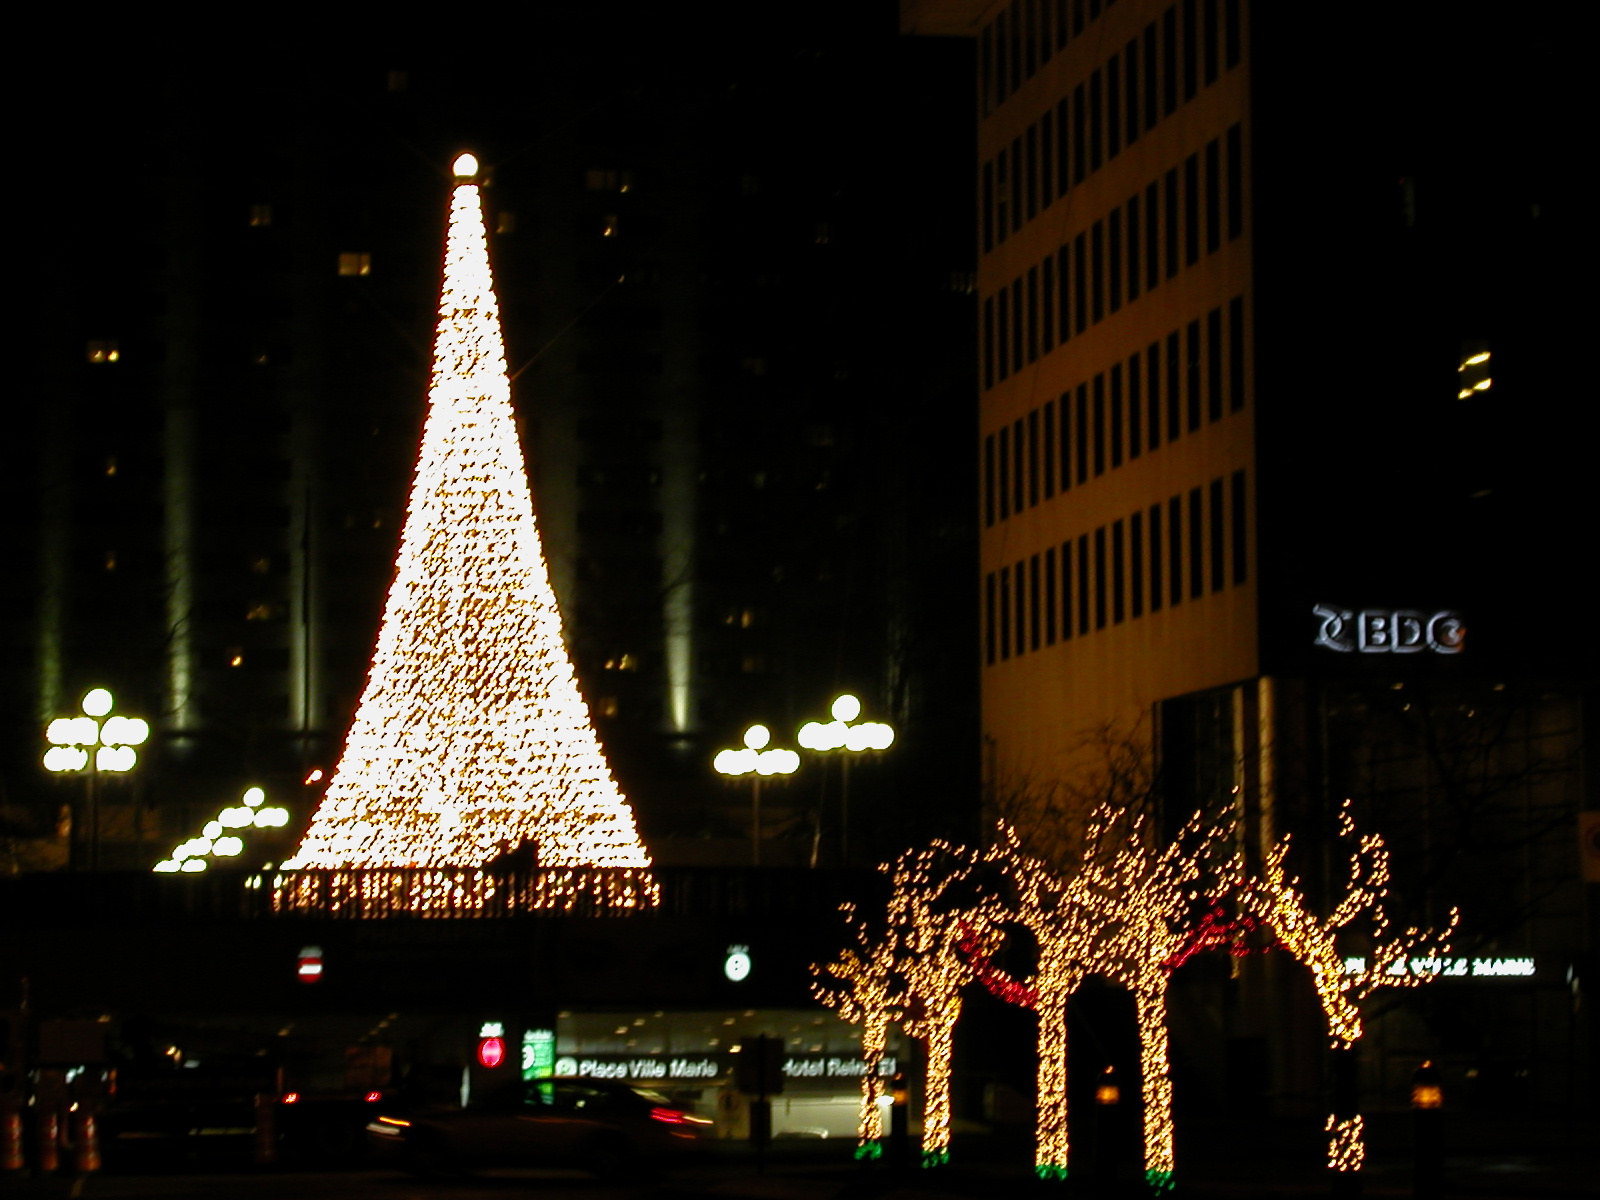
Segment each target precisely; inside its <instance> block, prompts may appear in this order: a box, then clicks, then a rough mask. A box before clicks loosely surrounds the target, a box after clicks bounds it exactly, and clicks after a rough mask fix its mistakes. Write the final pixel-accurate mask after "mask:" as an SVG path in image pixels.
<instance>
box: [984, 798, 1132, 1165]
mask: <svg viewBox="0 0 1600 1200" xmlns="http://www.w3.org/2000/svg"><path fill="white" fill-rule="evenodd" d="M984 858H985V859H986V860H987V861H989V862H991V863H996V864H998V865H999V866H1000V867H1001V868H1002V869H1003V870H1004V871H1005V873H1006V876H1007V877H1008V879H1009V880H1010V883H1011V886H1012V889H1013V894H1012V897H1011V909H1012V913H1011V915H1012V916H1014V917H1015V919H1016V920H1017V921H1018V922H1019V923H1020V924H1022V925H1023V926H1024V927H1025V928H1026V929H1027V930H1028V931H1029V932H1030V933H1032V934H1033V937H1034V941H1035V942H1036V943H1037V944H1038V950H1039V957H1038V966H1037V968H1036V970H1035V972H1034V976H1033V979H1032V981H1031V983H1030V984H1028V985H1018V984H1015V983H1013V982H1011V981H1009V980H1001V979H997V978H993V977H992V976H991V977H989V978H984V979H983V980H982V981H983V982H984V984H985V985H986V986H987V987H989V989H990V991H992V992H994V993H995V994H996V995H999V996H1000V997H1001V998H1002V999H1006V1000H1010V1001H1011V1002H1012V1003H1017V1004H1023V1005H1026V1006H1028V1007H1031V1008H1033V1009H1035V1010H1036V1011H1037V1013H1038V1017H1039V1051H1038V1057H1039V1062H1038V1116H1037V1119H1036V1124H1035V1134H1034V1169H1035V1170H1036V1171H1037V1172H1038V1173H1039V1175H1040V1177H1041V1178H1045V1179H1062V1178H1065V1177H1066V1174H1067V1162H1068V1148H1069V1147H1068V1144H1069V1137H1068V1129H1067V1001H1068V1000H1070V999H1071V998H1072V993H1073V992H1075V991H1077V990H1078V987H1079V985H1081V984H1082V983H1083V980H1084V977H1085V976H1086V975H1087V974H1088V973H1089V970H1090V963H1091V960H1092V959H1093V957H1094V954H1095V949H1094V944H1095V940H1096V938H1097V935H1098V934H1099V932H1100V927H1101V925H1102V924H1103V923H1104V921H1105V919H1106V914H1105V912H1104V910H1103V908H1102V907H1101V906H1099V905H1097V904H1095V903H1094V901H1095V899H1096V897H1095V896H1094V895H1093V894H1092V893H1091V892H1089V891H1088V890H1087V889H1085V887H1084V886H1083V882H1082V881H1083V876H1082V875H1079V876H1075V877H1074V878H1073V879H1071V880H1070V881H1069V880H1064V879H1063V878H1062V877H1061V876H1060V875H1058V874H1057V873H1056V872H1055V871H1053V870H1051V869H1050V867H1048V866H1047V865H1046V864H1045V863H1044V862H1043V861H1042V860H1041V859H1037V858H1034V857H1033V856H1032V855H1030V854H1027V853H1025V852H1024V851H1023V849H1022V843H1021V840H1020V838H1019V837H1018V836H1017V831H1016V829H1015V828H1014V827H1012V826H1011V825H1009V824H1006V823H1004V822H1002V823H1001V824H1000V840H999V841H998V842H996V843H995V844H994V845H993V846H991V847H990V848H989V849H988V850H987V851H986V852H985V854H984Z"/></svg>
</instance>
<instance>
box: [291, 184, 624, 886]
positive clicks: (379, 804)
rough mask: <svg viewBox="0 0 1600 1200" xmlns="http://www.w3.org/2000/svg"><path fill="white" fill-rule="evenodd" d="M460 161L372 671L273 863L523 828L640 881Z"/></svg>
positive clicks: (447, 857) (503, 834)
mask: <svg viewBox="0 0 1600 1200" xmlns="http://www.w3.org/2000/svg"><path fill="white" fill-rule="evenodd" d="M477 170H478V165H477V161H476V160H475V159H473V158H472V156H471V155H462V156H461V157H460V158H458V159H457V160H456V164H455V174H456V182H455V187H454V191H453V194H452V197H451V202H450V230H449V240H448V244H447V248H446V251H445V262H444V284H443V288H442V290H441V294H440V297H439V323H438V330H437V334H436V338H435V342H434V354H433V374H432V380H431V383H430V386H429V391H428V414H427V421H426V424H425V426H424V428H423V433H422V448H421V452H420V454H419V456H418V460H417V469H416V475H415V477H414V479H413V482H412V485H411V496H410V502H409V505H408V507H407V511H406V519H405V528H404V530H403V533H402V536H401V542H400V553H399V557H398V560H397V562H396V569H395V578H394V583H393V585H392V586H391V588H390V589H389V596H388V600H387V603H386V605H385V607H384V613H383V624H382V627H381V629H380V630H379V633H378V643H377V648H376V650H375V652H374V654H373V658H372V669H371V673H370V674H369V676H368V678H367V684H366V689H365V691H364V692H363V694H362V696H361V702H360V705H359V707H358V708H357V710H356V715H355V720H354V722H353V723H352V725H351V727H350V733H349V736H348V738H347V740H346V742H345V747H344V754H343V757H342V758H341V759H340V762H339V765H338V768H337V770H336V771H335V773H334V776H333V780H332V783H331V784H330V785H329V787H328V791H327V794H326V796H325V797H324V798H323V800H322V803H321V804H320V805H319V807H318V808H317V811H316V813H315V815H314V816H313V818H312V821H311V826H310V828H309V829H308V830H307V831H306V834H305V838H304V840H302V842H301V843H300V846H299V848H298V849H297V850H296V852H295V854H294V856H293V857H292V858H291V859H289V860H288V861H286V862H285V863H284V864H283V867H284V869H286V870H293V869H297V868H298V869H307V868H316V869H323V870H329V869H339V868H368V869H371V868H441V869H449V868H481V867H482V866H484V865H485V864H487V863H489V862H490V861H491V860H494V859H496V858H497V857H499V856H501V855H504V854H508V853H511V852H515V851H518V850H523V848H525V847H528V846H530V845H531V847H532V856H531V857H532V858H533V859H534V860H535V861H536V862H537V864H538V865H539V866H540V867H541V868H551V867H570V868H586V867H612V868H634V869H636V870H637V871H639V875H638V878H639V879H640V880H642V881H643V883H644V891H645V892H647V893H651V894H653V884H651V883H649V881H648V874H647V873H645V872H644V871H643V869H644V868H648V866H649V865H650V859H649V856H648V855H647V854H646V853H645V849H644V845H643V844H642V843H641V842H640V840H639V835H638V832H637V830H636V828H635V825H634V819H633V813H632V810H631V808H630V807H629V805H628V802H627V800H626V799H625V798H624V796H623V795H622V793H621V791H620V790H619V789H618V787H617V784H616V782H615V781H614V780H613V779H612V776H611V772H610V769H609V768H608V767H607V765H606V760H605V757H604V755H603V754H602V752H601V749H600V742H599V739H598V737H597V736H596V734H595V731H594V727H593V725H592V724H591V723H590V720H589V712H588V708H587V706H586V705H585V704H584V701H583V697H582V696H581V694H580V693H579V691H578V683H577V679H576V677H575V676H574V674H573V669H572V663H571V661H570V660H569V659H568V657H567V653H566V650H565V647H564V645H563V643H562V638H561V617H560V613H559V611H558V610H557V607H556V599H555V594H554V592H553V591H552V590H551V587H550V581H549V576H548V573H547V571H546V568H545V563H544V556H543V551H542V548H541V546H540V541H539V531H538V527H537V525H536V522H535V518H534V512H533V499H532V495H531V493H530V491H529V487H528V479H527V472H526V469H525V466H524V463H523V457H522V448H521V446H520V444H519V442H518V440H517V428H516V423H515V420H514V418H513V415H512V409H511V386H510V381H509V379H508V378H507V373H506V361H505V350H504V346H503V344H502V341H501V336H500V314H499V305H498V303H497V301H496V299H495V294H494V283H493V279H492V276H491V274H490V270H489V253H488V239H487V237H486V236H485V232H484V223H483V208H482V201H481V197H480V195H479V187H478V184H477V182H476V174H477ZM524 855H526V851H525V850H524ZM468 878H470V879H476V880H478V881H480V883H479V885H478V886H477V887H476V889H474V887H472V886H468V887H467V889H466V894H463V893H462V891H461V886H460V885H459V884H458V885H457V886H456V887H455V890H454V893H453V894H452V896H451V897H450V899H448V900H445V901H440V900H438V899H434V900H426V899H422V900H418V899H413V900H412V901H411V902H410V903H412V904H413V905H414V906H418V907H426V906H428V904H430V903H432V904H439V903H458V904H459V903H462V902H465V903H469V904H470V903H473V902H474V896H476V897H477V898H478V900H480V901H481V898H482V894H483V890H484V889H483V885H482V884H481V881H482V880H483V879H484V878H485V876H484V873H482V872H477V873H476V874H469V876H468ZM630 894H634V893H630ZM623 902H625V903H626V902H629V901H627V900H624V901H623ZM635 902H637V899H636V900H635ZM644 902H648V899H646V900H645V901H644Z"/></svg>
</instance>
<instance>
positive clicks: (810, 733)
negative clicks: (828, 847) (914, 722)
mask: <svg viewBox="0 0 1600 1200" xmlns="http://www.w3.org/2000/svg"><path fill="white" fill-rule="evenodd" d="M828 711H829V712H830V713H831V714H832V715H833V720H831V721H827V722H821V721H807V722H806V723H805V724H804V725H802V726H801V727H800V732H799V734H798V735H797V737H796V739H795V740H796V741H798V742H799V743H800V746H801V748H802V749H805V750H810V751H813V752H814V753H817V754H827V753H830V752H832V751H834V750H845V751H849V752H850V753H847V754H845V755H844V757H843V758H841V759H840V761H839V770H840V782H839V859H840V862H841V863H842V862H847V861H848V859H849V852H850V759H851V755H852V754H859V753H862V752H864V751H868V750H887V749H888V748H889V747H890V746H891V745H893V744H894V728H893V727H892V726H890V725H886V724H884V723H883V722H882V721H859V722H856V723H855V724H851V722H853V721H856V718H857V717H859V716H860V715H861V701H860V700H858V699H857V698H856V697H855V696H852V695H850V694H849V693H846V694H844V695H843V696H840V697H838V698H837V699H835V700H834V702H833V704H832V705H831V706H830V707H829V710H828Z"/></svg>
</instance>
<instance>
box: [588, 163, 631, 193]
mask: <svg viewBox="0 0 1600 1200" xmlns="http://www.w3.org/2000/svg"><path fill="white" fill-rule="evenodd" d="M583 186H584V187H586V188H588V189H589V190H590V191H591V192H626V191H628V190H629V189H630V188H632V187H633V172H632V171H612V170H604V169H601V168H598V167H591V168H590V169H589V170H587V171H585V172H584V173H583Z"/></svg>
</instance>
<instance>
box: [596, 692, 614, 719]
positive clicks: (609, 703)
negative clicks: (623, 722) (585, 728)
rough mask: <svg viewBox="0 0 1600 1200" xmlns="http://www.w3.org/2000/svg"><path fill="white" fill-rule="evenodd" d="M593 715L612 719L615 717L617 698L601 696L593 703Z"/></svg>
mask: <svg viewBox="0 0 1600 1200" xmlns="http://www.w3.org/2000/svg"><path fill="white" fill-rule="evenodd" d="M594 715H595V716H597V717H614V716H616V715H617V698H616V697H615V696H601V697H600V699H598V700H596V701H595V704H594Z"/></svg>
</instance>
